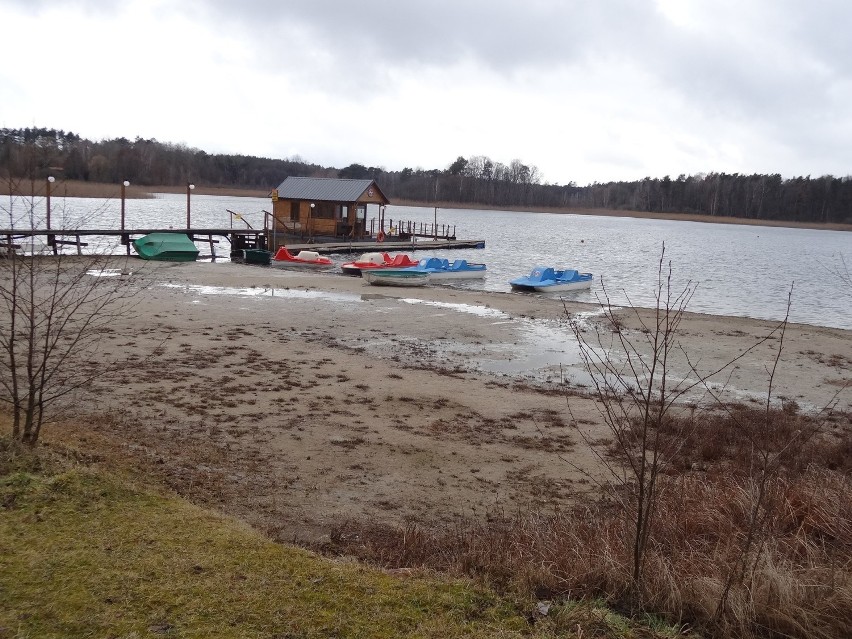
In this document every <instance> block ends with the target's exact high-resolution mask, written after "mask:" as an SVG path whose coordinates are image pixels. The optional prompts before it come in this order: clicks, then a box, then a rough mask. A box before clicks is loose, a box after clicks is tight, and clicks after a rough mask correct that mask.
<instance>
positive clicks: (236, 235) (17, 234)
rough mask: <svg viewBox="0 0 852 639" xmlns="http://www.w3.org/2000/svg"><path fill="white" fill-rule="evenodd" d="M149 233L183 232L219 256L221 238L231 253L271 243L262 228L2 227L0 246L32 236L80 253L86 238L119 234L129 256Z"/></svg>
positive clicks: (18, 245) (52, 246)
mask: <svg viewBox="0 0 852 639" xmlns="http://www.w3.org/2000/svg"><path fill="white" fill-rule="evenodd" d="M150 233H180V234H182V235H186V236H188V237H189V239H191V240H192V241H194V242H200V243H202V244H209V245H210V254H211V256H212V257H213V258H215V257H216V244H218V243H219V242H220V240H219V239H215V238H225V239H226V240H228V242H229V243H230V245H231V246H230V250H229V253H231V252H233V251H241V250H244V249H265V248H267V246H268V243H267V233H266V231H264V230H262V229H234V228H227V229H175V228H168V229H132V230H131V229H75V230H67V229H66V230H57V229H51V230H47V229H27V230H25V229H0V248H6V249H9V248H11V249H16V250H17V249H20V248H22V246H23V245H22V244H21V243H20V240H22V239H30V241H31V242H32V239H33V238H42V237H43V238H45V244H46V245H47V247H48V248H49V249H50V250H51V252H52V253H53V254H54V255H56V254H58V253H59V251H60V248H61V247H62V246H75V247H76V249H77V254H78V255H82V250H81V249H82V247H84V246H88V242H85V241H83V238H86V237H93V236H101V237H118V238H120V240H121V244H122V246H125V247H126V249H127V254H128V255H130V245H131V243H132V242H133V239H134V238H135V237H142V236H145V235H148V234H150ZM70 238H73V239H70Z"/></svg>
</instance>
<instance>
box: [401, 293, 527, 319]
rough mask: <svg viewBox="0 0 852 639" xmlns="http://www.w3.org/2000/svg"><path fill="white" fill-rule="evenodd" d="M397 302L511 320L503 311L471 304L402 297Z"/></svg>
mask: <svg viewBox="0 0 852 639" xmlns="http://www.w3.org/2000/svg"><path fill="white" fill-rule="evenodd" d="M399 301H400V302H405V303H406V304H423V305H424V306H432V307H435V308H446V309H448V310H451V311H456V312H458V313H467V314H469V315H476V316H477V317H493V318H497V319H505V320H511V319H512V318H511V316H509V315H507V314H506V313H504V312H503V311H499V310H497V309H495V308H491V307H489V306H475V305H473V304H456V303H451V302H435V301H432V300H421V299H417V298H413V297H403V298H401V299H400V300H399Z"/></svg>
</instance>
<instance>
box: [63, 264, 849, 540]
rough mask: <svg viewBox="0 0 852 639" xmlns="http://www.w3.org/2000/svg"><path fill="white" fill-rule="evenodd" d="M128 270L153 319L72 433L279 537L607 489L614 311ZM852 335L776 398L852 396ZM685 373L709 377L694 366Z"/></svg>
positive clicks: (741, 365)
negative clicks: (593, 377) (604, 374)
mask: <svg viewBox="0 0 852 639" xmlns="http://www.w3.org/2000/svg"><path fill="white" fill-rule="evenodd" d="M124 270H125V272H130V271H132V272H133V274H132V275H128V276H127V277H130V278H136V279H137V280H138V281H140V282H142V281H143V279H144V278H147V279H148V283H149V285H148V287H147V288H145V289H144V290H142V291H141V292H140V293H139V298H138V301H139V304H138V305H137V307H136V311H135V313H134V315H133V317H130V318H127V319H126V320H124V321H123V322H121V323H117V324H116V325H115V326H114V327H113V330H112V331H111V332H109V333H107V334H105V335H104V340H103V348H102V351H101V353H100V354H99V355H98V356H100V357H103V358H105V359H114V358H117V359H119V360H120V361H121V362H123V365H122V367H121V369H120V371H119V372H118V373H117V374H114V375H111V376H110V377H109V379H105V380H102V381H101V382H100V383H99V384H98V387H97V388H96V389H95V391H94V392H93V393H92V394H91V396H90V397H89V398H88V399H87V400H86V402H85V404H84V405H85V406H86V407H87V410H90V411H91V412H92V413H95V414H98V415H101V416H103V415H105V414H106V415H108V418H107V419H105V420H104V419H102V418H101V419H99V420H96V423H97V425H96V426H94V427H92V426H90V425H88V424H86V421H87V420H83V419H81V420H78V421H77V422H76V423H69V424H67V425H66V426H64V427H63V428H64V430H63V431H62V433H61V435H62V436H64V437H68V438H76V439H78V440H80V439H81V438H85V441H82V440H81V441H82V445H83V446H84V447H85V446H88V447H91V448H92V449H93V450H97V451H99V452H98V454H99V455H104V456H105V458H106V457H113V458H115V459H124V460H127V461H129V462H130V463H132V464H133V465H134V466H135V467H138V468H141V469H142V470H143V472H146V473H147V474H149V475H150V476H153V477H158V478H160V479H161V480H162V481H163V482H165V483H166V484H167V485H168V486H170V487H171V488H173V489H174V490H176V491H178V492H179V493H181V494H183V495H187V496H189V497H190V498H192V499H194V500H197V501H200V502H202V503H207V504H210V505H213V506H214V507H217V508H220V509H222V510H225V511H227V512H230V513H232V514H234V515H236V516H239V517H241V518H243V519H245V520H247V521H249V522H250V523H252V524H254V525H256V526H258V527H260V528H262V529H264V530H267V531H268V532H270V533H271V534H273V535H274V536H277V537H279V538H282V539H287V540H293V539H294V538H295V539H298V540H303V541H308V542H313V541H316V540H318V539H322V537H323V536H324V535H327V534H328V533H329V532H330V530H331V528H332V527H333V526H334V525H336V524H339V523H340V522H343V521H346V520H347V519H357V520H371V521H377V522H383V523H388V524H392V525H403V524H405V523H408V522H419V523H421V524H422V523H429V522H434V521H440V522H452V521H454V520H456V519H458V518H462V517H470V516H474V517H481V516H486V515H487V513H488V512H490V511H493V510H495V509H496V510H502V511H504V512H505V511H507V510H510V511H511V510H515V509H517V508H528V507H535V508H555V507H559V506H560V505H561V504H565V503H567V502H568V501H569V500H570V499H571V496H572V494H574V493H575V492H576V491H583V490H586V489H587V487H588V485H589V480H588V477H587V476H585V475H584V473H590V474H591V475H593V476H594V475H595V474H596V473H597V472H599V468H598V467H597V462H596V458H595V456H594V455H593V454H592V453H591V452H590V451H589V450H588V449H587V447H586V446H585V445H584V444H583V443H582V441H581V440H580V438H579V437H578V434H577V430H576V429H577V428H580V429H582V430H583V431H584V432H587V433H589V434H590V435H591V436H592V437H593V438H594V439H597V440H603V439H604V438H605V437H606V436H607V432H606V429H605V427H604V426H603V424H602V419H601V416H600V412H599V406H597V405H596V404H595V402H594V401H592V400H591V399H589V398H588V397H586V396H584V394H585V392H586V391H587V390H588V387H587V386H586V384H587V383H588V377H587V376H586V374H585V372H584V369H583V366H582V365H581V363H580V358H579V355H578V351H577V347H576V340H575V338H574V335H573V333H572V331H571V329H570V326H569V316H571V317H574V318H576V319H577V320H578V321H580V322H582V324H581V325H582V326H583V330H584V332H583V335H584V336H586V337H588V338H589V339H591V338H592V336H593V335H595V334H596V333H595V331H596V329H601V330H602V331H603V332H602V335H603V337H604V339H605V340H606V341H607V342H609V340H610V338H611V337H614V335H613V334H612V333H611V332H610V331H608V330H606V329H605V327H604V325H603V323H602V321H601V320H602V318H601V315H600V309H599V308H596V307H595V306H590V305H584V304H577V303H574V302H571V300H570V296H569V295H566V296H565V297H564V299H560V298H558V297H557V298H553V297H547V296H542V295H525V294H517V293H510V292H505V293H495V292H482V291H472V290H464V289H463V288H452V287H443V286H428V287H422V288H394V287H374V286H369V285H368V284H366V283H365V282H364V281H363V280H361V279H360V278H352V277H347V276H343V275H339V274H334V273H299V272H293V271H287V270H283V269H274V268H269V267H259V266H247V265H239V264H231V263H222V264H211V263H189V264H168V263H150V262H149V263H146V262H142V261H140V260H131V261H130V262H129V263H128V265H127V266H125V267H124ZM619 316H620V317H621V327H622V328H621V330H622V333H621V335H622V336H625V337H628V338H629V339H631V340H633V341H634V342H636V343H645V342H646V341H647V340H646V337H647V334H646V333H644V332H643V330H642V326H641V324H640V321H645V322H647V321H649V318H650V317H651V316H650V314H649V312H648V311H641V312H640V313H639V314H638V315H637V314H635V313H633V312H632V311H631V310H630V309H622V310H621V311H620V312H619ZM776 326H777V323H774V322H767V321H761V320H749V319H743V318H728V317H715V316H710V315H700V314H688V315H687V316H686V317H685V318H684V321H683V323H682V326H681V331H680V332H679V335H678V344H679V346H682V347H683V351H685V352H686V353H688V355H689V358H690V361H692V362H693V363H694V364H695V366H696V369H697V370H699V371H702V372H708V371H711V370H715V369H716V368H719V367H721V366H722V365H723V364H724V363H725V362H728V361H730V360H732V359H734V358H735V357H737V356H738V355H740V354H741V353H742V352H743V351H745V350H746V349H748V348H749V347H750V346H752V345H753V344H755V343H756V342H757V341H758V340H759V339H761V338H762V337H764V336H766V335H768V334H769V333H770V332H771V331H773V330H774V329H775V328H776ZM850 338H852V332H850V331H844V330H839V329H832V328H820V327H812V326H806V325H790V326H788V327H787V332H786V334H785V336H784V342H783V352H782V359H781V361H780V364H779V367H778V370H777V372H776V375H775V379H774V383H773V388H774V390H773V394H774V396H775V397H777V398H786V400H787V401H790V400H793V401H795V402H797V403H798V404H799V405H800V406H801V407H802V408H803V409H804V410H814V409H818V408H820V407H822V406H825V405H826V404H828V403H829V402H831V401H833V399H835V398H836V395H837V393H838V391H840V390H841V388H842V387H843V386H844V384H848V383H849V382H850V380H851V379H852V350H850V346H849V345H850V344H851V343H852V339H850ZM778 345H779V340H778V339H777V338H773V339H770V340H768V341H766V342H765V343H763V344H761V345H760V346H759V347H758V348H756V349H754V350H753V351H752V352H750V353H749V354H748V355H747V356H745V357H743V358H742V359H741V360H740V361H738V362H737V366H736V367H735V368H734V369H732V370H731V371H728V373H726V374H725V375H720V376H719V377H718V379H714V382H715V383H717V384H719V385H720V386H719V390H720V391H722V395H723V396H724V398H725V399H726V400H738V401H746V402H756V403H760V402H763V401H765V397H766V389H767V385H768V381H769V380H768V374H767V368H768V367H771V365H772V362H773V361H774V358H775V353H777V348H778ZM612 352H613V354H614V355H615V356H616V357H617V356H619V351H618V348H617V347H616V346H615V345H613V351H612ZM93 357H95V356H94V355H93ZM670 370H671V371H672V374H673V376H674V377H675V378H679V379H683V378H687V379H688V378H692V377H694V376H695V372H694V371H691V370H690V368H689V365H688V364H687V363H686V360H685V358H684V357H682V356H679V355H678V356H676V357H675V358H674V359H673V361H672V363H671V367H670ZM722 387H724V388H722ZM850 395H852V393H850V392H849V390H848V389H847V390H845V391H843V392H842V393H841V395H840V397H839V407H840V408H842V409H845V410H849V408H850ZM685 400H687V401H689V402H708V401H709V398H708V396H707V395H706V394H702V393H691V394H689V395H688V396H687V397H686V398H685Z"/></svg>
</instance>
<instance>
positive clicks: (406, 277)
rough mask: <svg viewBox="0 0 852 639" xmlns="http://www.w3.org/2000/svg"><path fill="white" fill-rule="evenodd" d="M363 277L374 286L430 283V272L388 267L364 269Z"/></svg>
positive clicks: (423, 284)
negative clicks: (390, 268)
mask: <svg viewBox="0 0 852 639" xmlns="http://www.w3.org/2000/svg"><path fill="white" fill-rule="evenodd" d="M361 277H363V278H364V280H365V281H366V282H367V283H368V284H372V285H373V286H425V285H426V284H428V283H429V279H430V277H431V276H430V275H429V274H428V273H417V272H413V271H390V270H388V269H374V270H371V271H363V272H362V273H361Z"/></svg>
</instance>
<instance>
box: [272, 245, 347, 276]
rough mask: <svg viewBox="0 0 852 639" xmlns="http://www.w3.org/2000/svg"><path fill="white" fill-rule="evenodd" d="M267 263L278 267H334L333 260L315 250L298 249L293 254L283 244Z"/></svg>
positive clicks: (320, 268)
mask: <svg viewBox="0 0 852 639" xmlns="http://www.w3.org/2000/svg"><path fill="white" fill-rule="evenodd" d="M269 264H270V266H277V267H279V268H301V269H304V268H307V269H315V270H317V269H318V270H322V269H330V268H334V262H332V261H331V260H330V259H329V258H327V257H325V256H323V255H320V254H319V253H317V252H316V251H299V252H298V253H297V254H296V255H293V254H292V253H291V252H290V251H288V250H287V249H286V248H285V247H283V246H282V247H281V248H279V249H278V251H277V252H276V253H275V256H274V257H273V258H272V261H270V263H269Z"/></svg>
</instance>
